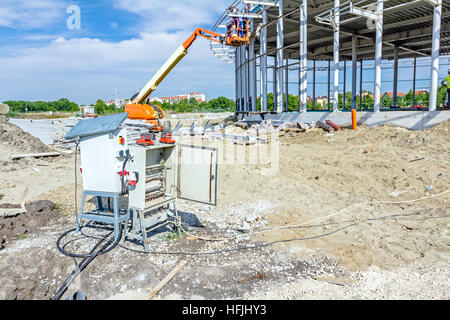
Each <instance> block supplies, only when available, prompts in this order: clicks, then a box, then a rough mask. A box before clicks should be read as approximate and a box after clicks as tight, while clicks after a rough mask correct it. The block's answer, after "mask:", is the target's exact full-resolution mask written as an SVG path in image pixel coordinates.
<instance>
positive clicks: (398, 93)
mask: <svg viewBox="0 0 450 320" xmlns="http://www.w3.org/2000/svg"><path fill="white" fill-rule="evenodd" d="M384 95H387V96H389V98H394V93H393V92H392V91H386V92H385V93H384ZM397 97H398V98H404V97H406V94H405V93H404V92H403V91H398V92H397Z"/></svg>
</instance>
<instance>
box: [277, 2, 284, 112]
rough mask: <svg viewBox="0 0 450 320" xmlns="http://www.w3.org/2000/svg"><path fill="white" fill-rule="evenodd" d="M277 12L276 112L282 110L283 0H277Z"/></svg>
mask: <svg viewBox="0 0 450 320" xmlns="http://www.w3.org/2000/svg"><path fill="white" fill-rule="evenodd" d="M278 6H279V8H278V12H279V17H278V18H277V54H276V56H277V60H276V67H277V68H276V70H275V71H276V74H277V75H276V77H277V83H276V96H277V105H276V108H275V110H276V112H278V113H281V112H283V69H282V68H281V67H282V65H283V46H284V41H283V38H284V34H283V32H284V19H283V18H281V17H282V16H283V0H279V1H278Z"/></svg>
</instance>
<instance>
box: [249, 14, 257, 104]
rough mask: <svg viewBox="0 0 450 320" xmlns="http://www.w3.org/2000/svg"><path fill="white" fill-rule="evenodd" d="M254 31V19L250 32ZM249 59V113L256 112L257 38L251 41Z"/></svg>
mask: <svg viewBox="0 0 450 320" xmlns="http://www.w3.org/2000/svg"><path fill="white" fill-rule="evenodd" d="M253 31H254V22H253V19H252V20H251V21H250V32H252V33H253ZM248 51H249V52H248V53H249V54H248V59H249V68H248V69H249V111H256V59H254V58H255V38H251V39H250V45H249V48H248Z"/></svg>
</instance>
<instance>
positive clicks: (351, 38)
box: [211, 0, 450, 113]
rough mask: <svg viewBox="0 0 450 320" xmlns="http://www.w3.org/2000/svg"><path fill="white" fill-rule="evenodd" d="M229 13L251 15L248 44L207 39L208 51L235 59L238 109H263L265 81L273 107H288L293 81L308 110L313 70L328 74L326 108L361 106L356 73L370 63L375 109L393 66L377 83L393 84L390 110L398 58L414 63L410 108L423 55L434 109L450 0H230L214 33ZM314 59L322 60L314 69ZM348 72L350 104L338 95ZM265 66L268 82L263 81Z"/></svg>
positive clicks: (449, 28)
mask: <svg viewBox="0 0 450 320" xmlns="http://www.w3.org/2000/svg"><path fill="white" fill-rule="evenodd" d="M244 9H245V10H244ZM230 17H246V18H248V19H249V20H250V23H251V35H250V42H249V44H248V45H246V46H242V47H238V48H230V47H226V46H223V45H219V44H214V43H211V50H212V52H213V53H214V54H215V55H217V56H218V57H219V58H220V59H221V60H223V61H226V62H228V63H234V64H235V78H236V83H235V86H236V93H235V94H236V112H237V113H251V112H268V110H269V109H268V101H267V100H268V99H267V96H268V91H269V85H270V84H271V85H272V89H271V91H272V92H273V109H272V110H271V111H272V112H276V113H282V112H285V111H288V110H289V109H288V97H289V89H290V85H291V87H292V85H293V84H296V85H297V86H298V90H294V91H295V93H296V95H297V94H298V109H297V110H296V111H299V112H306V111H307V110H308V108H307V105H308V95H307V92H308V88H309V89H311V87H312V90H310V91H312V101H311V102H312V109H313V110H315V109H316V85H317V81H316V79H317V77H316V73H317V72H320V71H325V72H327V79H328V81H327V83H326V85H327V90H328V91H327V92H328V93H327V110H328V111H334V112H337V111H340V110H342V109H347V108H354V109H357V108H359V109H361V108H362V107H363V106H362V97H363V86H364V85H365V84H366V85H367V82H368V80H369V79H368V78H369V76H368V75H367V74H366V73H365V72H363V71H365V70H368V68H370V66H371V67H372V68H373V77H372V78H373V79H372V83H373V89H372V90H371V91H373V101H374V102H373V106H372V108H373V111H374V112H378V111H380V110H381V108H382V107H383V103H382V72H383V70H384V69H385V68H386V66H387V65H388V64H390V65H391V68H392V70H393V80H392V81H391V80H388V81H385V80H384V79H383V83H385V82H392V92H393V103H392V108H394V109H395V108H397V107H398V92H399V90H398V83H399V82H400V83H401V82H402V81H403V80H399V69H401V67H400V66H399V65H402V61H407V62H408V63H411V64H413V66H412V68H413V79H412V82H413V86H412V87H413V90H412V91H413V93H414V96H413V107H414V106H415V98H416V94H415V93H416V80H417V79H416V68H417V67H418V66H417V61H418V60H420V59H422V58H427V59H429V60H430V62H429V63H428V65H427V66H426V67H428V68H429V72H430V73H429V74H430V77H429V85H428V88H429V101H428V106H429V107H428V109H429V111H436V110H437V108H438V105H437V90H438V83H439V66H440V65H441V67H442V65H443V64H447V63H448V61H443V60H445V59H442V56H445V55H449V54H450V1H443V0H359V1H358V0H356V1H349V0H346V1H342V0H309V1H307V0H275V1H270V0H235V1H234V2H232V3H230V7H229V8H227V9H226V10H225V11H224V13H223V14H222V15H221V17H220V18H219V19H218V21H217V22H216V24H215V26H214V28H213V31H216V30H220V29H221V28H224V27H226V25H225V24H224V21H226V20H227V19H229V18H230ZM405 59H406V60H405ZM311 62H312V65H311ZM316 62H317V64H321V65H320V66H319V67H318V66H317V64H316ZM347 62H349V63H348V64H347ZM324 64H325V66H324ZM326 64H327V65H326ZM358 69H359V83H358V81H357V80H358ZM347 70H349V72H351V85H350V87H351V102H350V103H349V104H347V103H346V99H345V93H346V91H345V90H346V89H347V88H346V84H347ZM269 71H271V73H272V81H269ZM292 71H295V72H296V73H297V74H298V76H297V78H298V79H297V81H296V82H292V81H291V82H289V80H290V79H292V76H291V75H290V72H291V73H292ZM342 73H343V75H342ZM308 76H309V77H308ZM311 76H312V77H311ZM342 76H343V78H344V79H343V81H342V79H341V78H342ZM311 78H312V79H311ZM311 80H312V81H311ZM421 81H422V82H423V80H422V79H421ZM258 82H259V85H258ZM322 84H323V83H322ZM358 86H359V88H358ZM342 89H343V93H344V99H343V100H344V101H343V102H344V103H343V104H344V105H343V108H342V103H341V107H340V106H339V95H340V92H342ZM358 89H359V90H358ZM357 97H359V104H357V100H358V99H357ZM258 100H259V101H260V104H259V105H260V107H259V108H258V107H257V106H258V103H257V101H258Z"/></svg>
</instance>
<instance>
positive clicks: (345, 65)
mask: <svg viewBox="0 0 450 320" xmlns="http://www.w3.org/2000/svg"><path fill="white" fill-rule="evenodd" d="M346 82H347V60H344V88H343V90H344V93H343V97H342V109H345V100H346V99H345V88H346Z"/></svg>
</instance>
